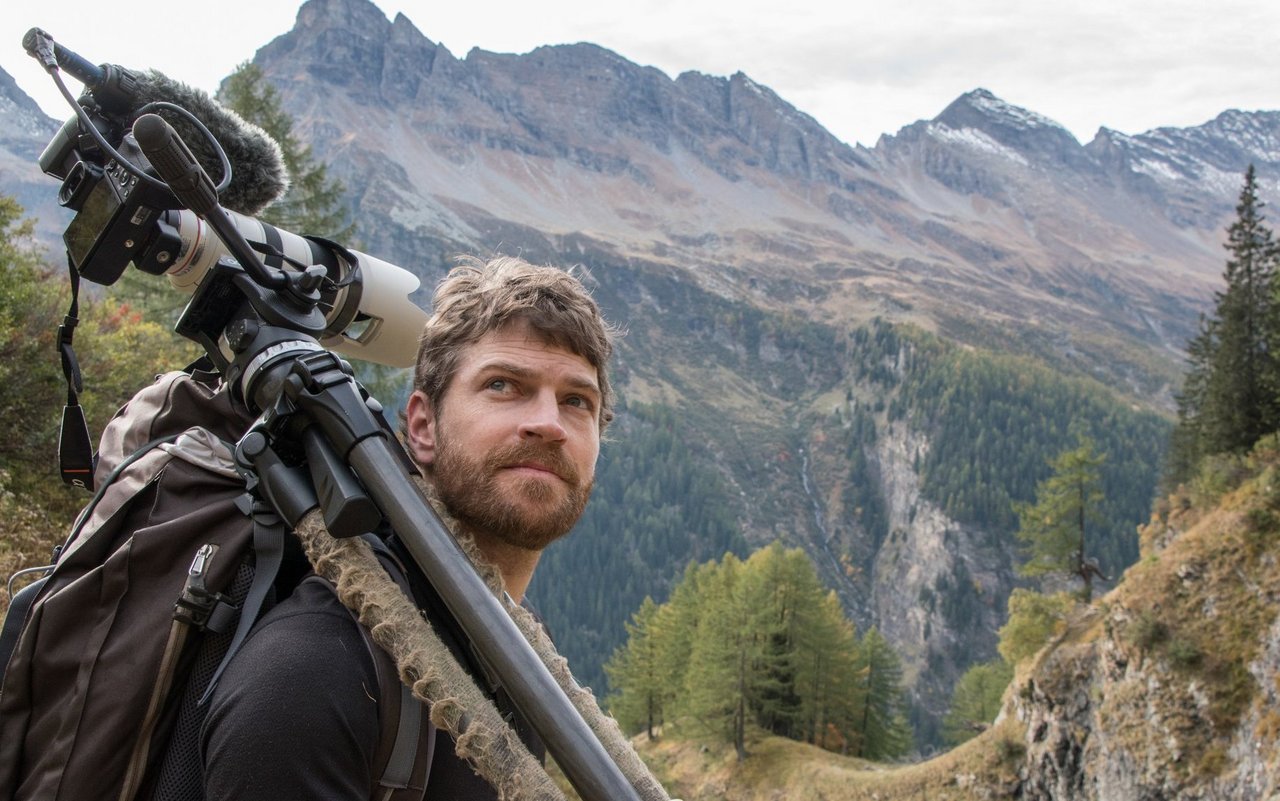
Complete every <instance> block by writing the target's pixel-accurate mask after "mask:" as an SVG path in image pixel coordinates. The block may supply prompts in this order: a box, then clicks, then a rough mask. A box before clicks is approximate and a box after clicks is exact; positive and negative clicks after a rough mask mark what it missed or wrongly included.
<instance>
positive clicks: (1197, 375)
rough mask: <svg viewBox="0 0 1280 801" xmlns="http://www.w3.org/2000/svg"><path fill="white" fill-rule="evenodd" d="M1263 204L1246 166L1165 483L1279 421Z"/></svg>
mask: <svg viewBox="0 0 1280 801" xmlns="http://www.w3.org/2000/svg"><path fill="white" fill-rule="evenodd" d="M1264 205H1265V204H1264V203H1263V202H1262V201H1261V200H1259V199H1258V187H1257V179H1256V176H1255V173H1254V168H1253V165H1250V166H1249V169H1248V170H1247V171H1246V172H1245V177H1244V187H1243V188H1242V189H1241V191H1240V201H1239V203H1238V204H1237V205H1236V220H1235V222H1233V223H1232V224H1231V226H1230V227H1229V228H1228V229H1227V243H1226V249H1227V251H1228V253H1229V254H1230V255H1229V257H1228V259H1227V264H1226V268H1225V270H1224V272H1223V279H1224V282H1225V283H1226V287H1225V289H1223V290H1222V291H1221V292H1218V293H1216V294H1215V296H1214V300H1215V304H1214V310H1213V313H1212V314H1211V315H1209V316H1208V317H1206V318H1203V319H1202V320H1201V324H1200V331H1199V333H1198V334H1197V335H1196V338H1195V339H1193V340H1192V341H1191V342H1190V343H1189V344H1188V348H1187V351H1188V360H1189V367H1188V372H1187V378H1186V381H1185V382H1184V384H1183V388H1182V392H1181V393H1180V394H1179V395H1178V398H1177V401H1178V423H1177V427H1176V428H1175V430H1174V433H1173V437H1172V441H1171V448H1170V456H1169V463H1168V466H1167V475H1168V479H1167V483H1172V482H1176V481H1181V480H1185V479H1187V478H1189V477H1190V476H1191V474H1192V473H1193V472H1194V469H1195V465H1196V464H1197V463H1198V462H1199V460H1200V458H1201V457H1203V456H1207V455H1209V454H1214V453H1224V452H1233V453H1242V452H1244V451H1246V450H1248V449H1249V448H1250V447H1252V446H1253V444H1254V443H1255V442H1257V441H1258V439H1259V438H1261V437H1262V436H1263V435H1264V434H1267V433H1270V432H1272V431H1275V430H1276V428H1277V427H1278V426H1280V396H1278V395H1277V393H1278V392H1280V359H1278V358H1277V355H1276V354H1277V351H1276V347H1277V346H1280V319H1278V318H1280V298H1278V295H1280V285H1278V283H1277V282H1278V280H1280V279H1278V277H1277V266H1278V265H1280V246H1277V244H1276V242H1275V241H1274V238H1273V234H1272V231H1271V229H1269V228H1268V227H1267V226H1266V225H1265V224H1264V221H1265V218H1264V217H1263V215H1262V209H1263V207H1264Z"/></svg>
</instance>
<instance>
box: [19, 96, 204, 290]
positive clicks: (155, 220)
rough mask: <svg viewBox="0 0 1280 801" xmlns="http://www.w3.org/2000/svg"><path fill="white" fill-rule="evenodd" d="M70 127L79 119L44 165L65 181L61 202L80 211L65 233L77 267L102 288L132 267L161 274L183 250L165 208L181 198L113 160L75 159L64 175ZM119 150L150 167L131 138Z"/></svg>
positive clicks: (52, 146)
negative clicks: (62, 168)
mask: <svg viewBox="0 0 1280 801" xmlns="http://www.w3.org/2000/svg"><path fill="white" fill-rule="evenodd" d="M68 126H74V127H75V128H77V129H78V128H79V121H78V120H77V119H75V118H72V119H71V120H69V121H68V123H67V125H66V126H63V129H62V131H59V134H58V136H57V137H55V138H54V140H53V141H52V142H50V144H49V146H48V147H47V148H45V152H44V154H42V155H41V157H40V164H41V167H42V168H44V170H45V172H46V173H48V174H50V175H54V176H55V177H61V178H62V179H63V180H62V188H61V189H60V190H59V191H58V202H59V203H61V204H62V205H63V206H65V207H66V208H69V209H71V210H72V211H74V212H75V213H76V214H75V217H73V218H72V220H71V222H70V223H69V224H68V225H67V228H66V230H65V231H64V232H63V235H62V239H63V243H64V244H65V245H66V247H67V254H68V256H69V257H70V259H71V264H72V266H73V267H75V269H76V272H78V273H79V274H80V276H81V277H83V278H85V279H86V280H89V281H92V282H94V283H96V284H103V285H110V284H114V283H115V282H116V281H117V280H119V278H120V276H121V274H123V273H124V271H125V269H126V268H127V267H128V266H129V264H130V263H133V264H134V265H135V266H137V268H138V269H140V270H142V271H143V272H147V273H151V274H153V275H162V274H163V273H164V272H165V271H166V270H167V269H169V266H170V265H171V262H172V259H173V254H174V253H176V252H177V250H178V249H179V248H180V246H181V241H180V238H179V236H178V232H177V231H176V230H175V229H174V228H173V226H172V225H170V224H168V223H167V222H165V221H164V220H163V219H162V215H163V213H164V212H165V211H166V210H169V209H177V208H179V204H178V202H177V200H176V199H175V198H174V197H173V194H172V193H170V192H168V191H166V190H163V189H160V188H158V187H156V186H155V185H153V184H150V183H147V182H144V181H142V180H141V179H140V178H139V177H138V176H137V175H136V174H135V172H134V171H130V170H129V169H127V168H126V166H125V165H124V164H123V163H121V161H120V160H119V159H117V158H114V157H111V158H107V159H106V160H105V161H104V162H103V163H101V164H99V163H96V161H94V160H91V159H85V158H76V159H75V160H74V162H73V163H72V164H71V166H70V167H69V168H67V169H66V170H65V174H64V175H61V176H60V175H59V174H58V172H59V171H60V170H56V169H52V168H53V165H54V163H65V162H66V161H67V154H66V152H65V151H66V147H65V145H64V143H63V142H64V137H63V134H64V132H65V131H66V130H67V128H68ZM116 150H117V153H118V154H119V155H120V156H122V157H123V158H125V159H129V160H130V161H131V163H132V165H133V166H134V167H135V168H137V169H138V170H147V169H149V168H150V165H149V164H147V161H146V156H144V155H143V154H142V152H141V151H140V150H139V149H138V146H137V143H136V142H134V141H133V137H132V136H129V135H125V136H124V137H122V139H121V142H120V146H119V147H117V148H116ZM75 154H76V155H80V154H79V152H78V151H75ZM46 163H48V165H49V166H46Z"/></svg>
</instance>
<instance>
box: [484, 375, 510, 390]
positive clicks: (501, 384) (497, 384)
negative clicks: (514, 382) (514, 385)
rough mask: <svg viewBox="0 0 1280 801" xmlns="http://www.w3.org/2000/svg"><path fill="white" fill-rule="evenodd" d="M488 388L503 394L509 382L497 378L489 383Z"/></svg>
mask: <svg viewBox="0 0 1280 801" xmlns="http://www.w3.org/2000/svg"><path fill="white" fill-rule="evenodd" d="M488 388H489V389H492V390H495V391H497V392H501V391H502V390H504V389H506V388H507V380H506V379H505V378H495V379H493V380H492V381H490V382H489V385H488Z"/></svg>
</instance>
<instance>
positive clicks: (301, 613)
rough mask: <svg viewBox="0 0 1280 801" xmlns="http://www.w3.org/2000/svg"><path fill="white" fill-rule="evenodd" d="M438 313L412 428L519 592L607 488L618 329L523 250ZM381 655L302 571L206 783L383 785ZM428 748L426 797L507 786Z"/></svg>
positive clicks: (240, 680) (457, 289) (469, 278)
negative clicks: (601, 474)
mask: <svg viewBox="0 0 1280 801" xmlns="http://www.w3.org/2000/svg"><path fill="white" fill-rule="evenodd" d="M433 312H434V313H433V315H432V317H431V319H430V320H429V321H428V323H427V325H426V327H425V330H424V331H423V335H422V339H421V342H420V346H419V351H418V361H417V367H416V370H415V376H414V391H413V394H412V395H411V396H410V398H409V402H408V406H407V408H406V411H405V419H404V434H405V439H406V445H407V447H408V450H409V452H410V454H411V455H412V456H413V458H414V460H415V461H416V462H417V463H418V465H419V466H420V467H421V468H422V470H423V472H424V474H425V475H426V477H427V479H428V482H429V484H430V486H431V488H432V490H433V491H434V493H435V495H436V500H437V501H438V504H439V507H440V510H441V511H442V512H443V513H444V515H443V516H444V517H445V518H446V519H451V520H452V521H454V522H455V524H456V530H455V532H454V533H455V535H456V536H457V537H458V538H459V539H461V540H470V541H471V542H472V543H474V545H475V550H476V551H477V552H478V553H479V554H480V557H481V558H482V559H484V560H486V561H488V562H489V563H490V564H491V565H492V566H493V567H496V568H497V570H498V571H499V572H500V574H501V576H502V580H503V584H504V588H505V590H506V592H507V594H508V595H510V596H511V597H512V598H513V599H514V600H515V601H516V602H520V601H521V600H522V599H523V597H524V594H525V591H526V589H527V588H528V585H529V582H530V580H531V579H532V577H533V572H534V568H535V567H536V566H537V563H538V559H539V557H540V555H541V553H542V550H543V549H544V548H545V547H546V546H547V545H548V544H550V543H551V542H553V541H554V540H556V539H557V538H559V537H561V536H563V535H564V534H566V533H568V531H569V529H570V528H572V527H573V525H574V523H575V522H577V520H578V518H579V516H580V515H581V514H582V511H583V508H584V507H585V506H586V502H587V498H588V496H589V495H590V493H591V487H592V481H593V478H594V475H595V463H596V457H597V456H598V455H599V452H600V438H601V435H602V433H603V432H604V430H605V428H606V426H607V425H608V424H609V421H610V420H611V419H612V405H613V393H612V390H611V388H610V386H609V379H608V369H607V368H608V361H609V358H610V356H611V355H612V351H613V344H612V337H613V331H612V329H611V327H610V326H609V324H608V323H606V322H605V320H604V319H603V317H602V316H601V314H600V310H599V308H598V307H597V305H596V303H595V301H594V300H592V298H591V297H590V295H589V294H588V293H587V291H586V289H585V288H584V287H583V286H582V284H581V283H580V282H579V281H578V280H577V279H576V278H574V277H573V276H571V275H569V274H567V273H565V272H563V271H561V270H557V269H554V268H550V267H535V266H533V265H530V264H528V263H526V262H524V261H521V260H519V259H511V258H501V259H496V260H494V261H491V262H489V263H487V264H481V263H478V262H469V263H466V264H464V265H463V266H460V267H458V268H456V269H455V270H453V271H452V272H451V273H450V274H449V275H448V276H447V277H446V278H445V280H444V281H442V282H441V284H440V286H439V287H438V288H437V291H436V296H435V299H434V302H433ZM380 659H385V656H384V655H382V656H380V655H378V654H375V653H372V652H371V651H370V648H369V647H368V642H367V639H366V638H365V636H364V635H363V634H362V632H361V630H360V628H359V624H358V623H356V621H355V620H354V618H353V617H352V616H351V614H350V613H349V612H348V611H347V609H346V608H345V607H344V606H342V604H341V603H340V602H339V601H338V600H337V598H336V596H335V595H334V594H333V591H332V588H331V586H329V585H327V584H325V583H324V582H323V581H322V580H319V579H317V578H313V579H311V580H306V581H303V582H301V584H299V585H298V587H297V589H295V590H293V592H292V594H291V595H290V596H289V597H288V598H286V599H285V600H284V601H282V602H280V603H279V604H278V605H276V606H275V607H274V608H273V609H272V610H271V611H270V612H268V613H267V615H265V616H264V617H263V619H262V620H261V621H260V622H259V623H258V624H257V625H255V627H254V629H253V631H252V633H251V634H250V636H249V638H248V639H247V640H246V641H245V644H244V646H243V647H242V648H241V650H240V651H239V652H238V653H237V655H236V657H235V659H233V660H232V662H231V663H230V665H229V666H228V668H227V670H226V673H225V674H224V676H223V678H222V681H221V683H220V684H219V686H218V689H217V691H216V692H215V693H214V695H213V697H212V700H211V703H210V708H209V713H208V716H207V718H206V721H205V725H204V730H203V732H202V737H201V743H202V753H203V759H204V771H205V797H206V798H207V799H210V801H222V799H228V800H229V799H240V800H241V801H244V800H245V799H250V800H251V799H262V800H263V801H268V799H269V800H270V801H280V799H290V798H298V799H303V798H308V799H311V798H317V799H318V798H324V799H337V800H339V801H344V800H345V799H351V800H352V801H355V799H364V798H369V797H376V796H378V795H379V793H380V790H379V788H378V786H377V785H378V776H377V775H376V773H377V768H376V765H377V764H378V762H379V759H380V756H379V754H380V746H385V743H384V742H382V740H385V739H386V738H385V737H383V736H382V735H383V732H382V731H381V730H380V723H379V704H380V703H381V702H382V699H379V698H378V695H379V692H378V688H379V681H378V670H379V660H380ZM512 714H513V718H514V725H515V728H516V731H517V732H518V733H519V734H520V735H521V737H522V739H524V740H525V742H526V744H527V745H529V747H530V750H531V751H533V752H534V753H535V754H537V755H539V756H541V755H542V748H541V745H540V743H538V742H537V738H536V736H535V735H533V734H532V732H531V731H530V730H529V727H528V726H527V725H524V724H523V722H522V721H520V720H519V718H518V715H515V714H514V713H512ZM434 733H435V732H434V730H432V731H431V732H430V734H431V735H434ZM420 749H421V750H424V751H426V752H427V753H425V754H422V755H420V756H421V757H422V758H420V759H418V760H417V762H416V763H415V767H416V768H417V770H416V773H415V776H414V783H413V784H412V786H413V787H416V788H417V790H416V791H414V794H415V797H419V798H426V799H477V800H480V799H489V798H496V793H495V792H494V790H493V788H491V787H490V786H489V785H488V784H487V783H486V782H484V781H483V780H481V779H480V778H479V777H478V776H476V775H475V774H474V773H473V772H472V771H471V769H470V767H469V766H468V765H467V764H466V763H465V762H463V761H462V760H460V759H459V758H458V757H457V756H456V755H455V754H454V749H453V747H452V743H451V742H450V738H448V737H446V736H441V737H439V738H436V737H434V736H424V737H423V738H422V743H421V744H420ZM400 797H403V796H400Z"/></svg>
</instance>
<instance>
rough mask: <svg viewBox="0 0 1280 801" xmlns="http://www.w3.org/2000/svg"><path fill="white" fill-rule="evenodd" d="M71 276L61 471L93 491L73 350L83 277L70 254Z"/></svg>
mask: <svg viewBox="0 0 1280 801" xmlns="http://www.w3.org/2000/svg"><path fill="white" fill-rule="evenodd" d="M67 273H68V274H69V276H70V279H71V306H70V308H68V309H67V314H66V316H65V317H63V318H62V325H59V326H58V356H59V357H60V358H61V360H62V375H63V377H64V378H66V380H67V404H66V405H65V406H63V407H62V427H61V428H60V429H59V430H58V472H59V474H60V475H61V476H62V482H63V483H64V484H68V485H70V486H73V487H80V488H81V489H87V490H92V489H93V465H94V457H93V444H92V443H91V442H90V440H89V425H88V423H86V422H85V419H84V407H83V406H81V405H80V393H81V392H83V391H84V380H83V378H82V377H81V375H80V362H79V360H78V359H76V351H75V348H74V347H72V340H73V339H74V337H75V330H76V326H77V325H78V324H79V323H80V274H79V273H78V272H76V268H75V265H74V264H73V263H72V261H71V254H70V253H68V254H67Z"/></svg>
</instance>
